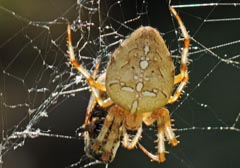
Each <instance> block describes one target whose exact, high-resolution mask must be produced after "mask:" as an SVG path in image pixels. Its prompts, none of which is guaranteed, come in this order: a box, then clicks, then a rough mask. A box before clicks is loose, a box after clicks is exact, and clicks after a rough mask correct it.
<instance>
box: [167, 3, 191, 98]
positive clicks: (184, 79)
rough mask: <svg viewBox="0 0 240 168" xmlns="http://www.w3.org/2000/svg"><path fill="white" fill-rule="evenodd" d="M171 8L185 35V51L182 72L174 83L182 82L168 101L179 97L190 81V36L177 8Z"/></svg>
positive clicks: (175, 78) (183, 52)
mask: <svg viewBox="0 0 240 168" xmlns="http://www.w3.org/2000/svg"><path fill="white" fill-rule="evenodd" d="M169 9H170V11H171V13H172V14H173V15H174V17H175V18H176V20H177V22H178V24H179V26H180V29H181V31H182V34H183V37H184V45H183V51H182V54H181V66H180V74H178V75H176V76H175V77H174V84H178V83H180V84H179V86H178V88H177V89H176V91H175V93H174V94H173V96H171V97H170V99H169V100H168V103H173V102H175V101H176V100H177V99H178V98H179V96H180V94H181V92H182V90H183V88H184V87H185V85H186V84H187V81H188V70H187V62H188V59H187V56H188V50H189V44H190V37H189V35H188V33H187V30H186V27H185V26H184V24H183V22H182V20H181V18H180V16H179V15H178V13H177V12H176V10H175V9H174V8H173V7H172V6H170V7H169Z"/></svg>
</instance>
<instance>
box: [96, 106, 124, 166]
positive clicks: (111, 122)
mask: <svg viewBox="0 0 240 168" xmlns="http://www.w3.org/2000/svg"><path fill="white" fill-rule="evenodd" d="M122 122H123V110H122V108H119V107H118V106H117V105H115V106H113V107H110V109H109V111H108V115H107V116H106V119H105V121H104V124H103V126H102V129H101V131H100V133H99V135H98V137H97V138H96V141H95V143H94V144H93V146H92V149H93V150H94V151H96V152H98V151H102V157H101V160H102V161H103V162H109V161H112V159H113V158H114V157H115V154H116V152H117V149H118V147H119V145H120V136H121V132H120V128H121V126H122ZM110 128H111V130H110ZM109 130H110V131H109Z"/></svg>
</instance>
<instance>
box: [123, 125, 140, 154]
mask: <svg viewBox="0 0 240 168" xmlns="http://www.w3.org/2000/svg"><path fill="white" fill-rule="evenodd" d="M122 131H123V142H122V144H123V146H124V147H125V148H127V149H129V150H131V149H133V148H134V147H135V146H136V145H137V142H138V141H139V139H140V138H141V135H142V126H141V127H139V128H138V129H137V133H136V134H135V136H134V137H133V138H132V139H130V138H129V135H128V133H127V130H126V128H125V127H123V128H122Z"/></svg>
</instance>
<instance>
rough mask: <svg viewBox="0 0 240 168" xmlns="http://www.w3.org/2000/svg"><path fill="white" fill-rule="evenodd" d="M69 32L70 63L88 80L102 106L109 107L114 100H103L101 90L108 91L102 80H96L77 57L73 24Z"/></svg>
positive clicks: (68, 29)
mask: <svg viewBox="0 0 240 168" xmlns="http://www.w3.org/2000/svg"><path fill="white" fill-rule="evenodd" d="M67 33H68V52H69V58H70V63H71V64H72V66H73V67H74V68H75V69H77V70H78V72H80V73H81V74H82V75H83V76H84V77H85V78H86V79H87V81H88V83H89V85H90V87H91V89H92V92H93V93H94V95H95V96H96V100H97V102H98V104H99V105H100V106H101V107H109V106H110V105H111V104H112V103H113V102H112V100H111V99H110V98H108V99H105V100H102V98H101V96H100V94H99V90H100V91H106V87H105V85H103V84H101V83H100V82H97V81H95V79H94V77H93V76H91V75H90V73H89V72H88V71H87V70H86V69H85V68H84V67H83V66H82V65H81V64H79V62H78V61H77V60H76V58H75V54H74V50H73V46H72V38H71V26H70V25H68V26H67Z"/></svg>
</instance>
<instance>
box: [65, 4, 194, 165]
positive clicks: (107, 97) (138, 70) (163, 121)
mask: <svg viewBox="0 0 240 168" xmlns="http://www.w3.org/2000/svg"><path fill="white" fill-rule="evenodd" d="M169 9H170V11H171V13H172V14H173V15H174V16H175V18H176V20H177V22H178V24H179V26H180V29H181V31H182V35H183V37H184V46H183V50H182V54H181V66H180V73H179V74H178V75H176V76H175V71H174V69H175V68H174V65H173V61H172V58H171V54H170V52H169V50H168V49H167V47H166V44H165V42H164V40H163V39H162V37H161V35H160V34H159V32H158V31H157V30H156V29H154V28H152V27H149V26H146V27H143V26H142V27H140V28H138V29H137V30H135V31H134V32H133V33H132V34H131V35H130V36H129V37H128V38H127V39H126V40H125V41H123V42H122V43H121V44H120V46H119V47H118V48H117V49H116V50H115V51H114V52H113V54H112V57H111V59H110V61H109V63H108V67H107V69H106V72H105V73H103V74H101V75H100V76H99V77H98V79H97V80H95V75H91V74H90V73H89V72H88V71H87V70H86V69H84V68H83V66H82V65H81V64H79V63H78V61H77V60H76V59H75V55H74V49H73V46H72V40H71V27H70V25H68V29H67V31H68V52H69V57H70V63H71V64H72V66H73V67H74V68H75V69H77V70H78V71H79V72H80V73H81V74H82V75H83V76H84V77H85V78H86V79H87V81H88V83H89V86H90V87H91V90H92V95H91V98H90V101H89V105H88V108H87V113H86V119H85V123H84V127H85V128H86V127H88V129H85V130H88V131H85V133H84V138H85V145H86V146H85V151H86V153H87V154H89V155H92V154H90V153H89V151H91V153H95V154H96V155H99V157H98V158H99V160H101V161H103V162H105V163H107V162H111V161H112V160H113V159H114V157H115V154H116V151H117V149H118V147H119V145H120V141H121V140H122V144H123V146H124V147H125V148H127V149H133V148H134V147H135V146H137V145H138V146H139V148H140V149H141V150H142V151H143V152H144V153H145V154H146V155H147V156H149V157H150V158H151V159H152V160H154V161H157V162H163V161H164V160H165V153H166V151H165V143H164V141H165V139H166V140H167V141H168V142H169V143H170V144H171V145H172V146H176V145H177V144H178V143H179V142H178V141H177V139H176V136H175V134H174V131H173V129H172V128H171V119H170V115H169V111H168V110H167V109H166V108H164V106H165V105H166V104H171V103H174V102H175V101H176V100H177V99H178V98H179V96H180V94H181V92H182V90H183V88H184V86H185V85H186V83H187V81H188V71H187V62H188V61H187V56H188V50H189V43H190V38H189V35H188V33H187V31H186V28H185V26H184V24H183V23H182V21H181V18H180V16H179V15H178V14H177V12H176V11H175V9H174V8H173V7H171V6H170V7H169ZM97 70H98V68H97V69H96V71H97ZM95 74H96V73H95ZM176 84H178V87H177V88H176V89H174V85H176ZM173 92H174V94H173V95H172V93H173ZM171 95H172V96H171ZM96 106H98V108H101V109H103V110H105V111H107V114H106V116H104V117H103V119H102V120H104V122H103V125H102V128H101V130H100V132H99V134H98V135H97V136H96V137H94V138H93V137H92V136H90V135H89V134H90V133H91V131H89V130H90V128H89V127H91V126H95V125H96V124H95V123H94V122H95V121H94V120H93V119H92V118H91V117H90V116H92V112H93V111H94V110H95V108H96ZM155 121H156V122H157V126H158V133H157V140H156V142H157V154H152V153H150V152H149V151H148V150H147V149H145V148H144V147H143V146H142V145H141V144H140V143H139V142H138V141H139V139H140V137H141V133H142V123H144V124H146V125H147V126H149V125H151V124H153V123H154V122H155ZM128 131H135V132H136V134H135V135H134V136H133V137H132V136H130V135H129V133H128ZM93 132H94V131H92V133H93Z"/></svg>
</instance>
